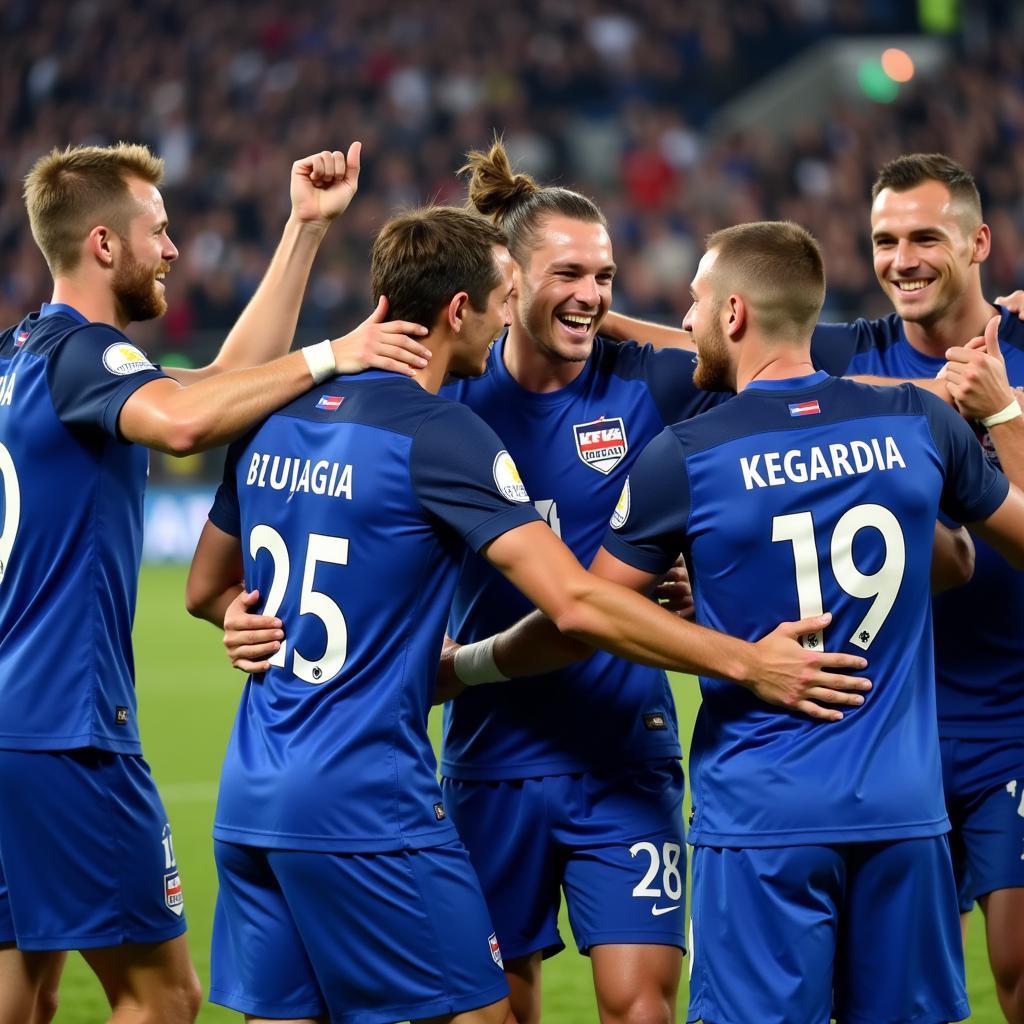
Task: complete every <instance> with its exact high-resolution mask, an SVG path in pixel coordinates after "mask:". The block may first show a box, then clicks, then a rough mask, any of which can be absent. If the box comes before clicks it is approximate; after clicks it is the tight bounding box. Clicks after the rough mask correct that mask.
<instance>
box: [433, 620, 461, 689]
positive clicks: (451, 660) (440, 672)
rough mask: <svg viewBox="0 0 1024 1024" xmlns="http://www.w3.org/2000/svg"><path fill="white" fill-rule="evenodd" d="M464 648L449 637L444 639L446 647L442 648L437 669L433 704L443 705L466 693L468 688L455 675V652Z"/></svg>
mask: <svg viewBox="0 0 1024 1024" xmlns="http://www.w3.org/2000/svg"><path fill="white" fill-rule="evenodd" d="M461 646H462V644H457V643H456V642H455V641H454V640H452V639H451V638H449V637H447V636H446V637H445V638H444V645H443V646H442V648H441V660H440V663H439V664H438V668H437V687H436V689H435V690H434V699H433V701H432V703H434V704H443V703H444V702H445V701H446V700H452V699H453V698H454V697H458V696H459V694H460V693H465V692H466V690H467V689H468V687H467V686H466V685H465V683H462V682H460V681H459V677H458V676H457V675H456V674H455V652H456V651H457V650H458V649H459V648H460V647H461Z"/></svg>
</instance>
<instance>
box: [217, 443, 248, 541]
mask: <svg viewBox="0 0 1024 1024" xmlns="http://www.w3.org/2000/svg"><path fill="white" fill-rule="evenodd" d="M242 448H243V444H242V442H240V441H236V442H235V443H234V444H233V445H231V446H230V447H229V448H228V453H227V456H226V458H225V459H224V478H223V480H221V484H220V487H218V488H217V494H216V496H215V497H214V499H213V506H212V507H211V508H210V522H211V523H213V525H214V526H216V527H218V528H219V529H221V530H223V531H224V532H225V533H229V534H231V536H232V537H240V536H241V535H242V517H241V513H240V512H239V510H238V458H239V455H240V454H241V451H242Z"/></svg>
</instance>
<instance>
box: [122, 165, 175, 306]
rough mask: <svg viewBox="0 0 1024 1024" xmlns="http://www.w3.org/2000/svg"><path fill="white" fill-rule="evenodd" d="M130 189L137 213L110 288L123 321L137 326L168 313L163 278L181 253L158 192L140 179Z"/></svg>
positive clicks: (130, 224) (123, 243)
mask: <svg viewBox="0 0 1024 1024" xmlns="http://www.w3.org/2000/svg"><path fill="white" fill-rule="evenodd" d="M128 187H129V190H130V191H131V193H132V196H133V197H134V199H135V202H136V204H137V208H138V212H137V213H136V214H135V216H134V217H132V219H131V221H130V222H129V225H128V234H127V236H125V237H122V239H121V242H122V247H121V253H120V257H119V259H118V262H117V265H116V266H115V267H114V276H113V280H112V282H111V288H112V290H113V292H114V298H115V300H116V301H117V304H118V307H119V310H120V312H121V314H122V318H123V319H124V320H125V321H126V322H129V321H136V322H137V321H141V320H152V319H154V318H155V317H158V316H162V315H163V314H164V313H165V312H166V311H167V300H166V299H165V298H164V282H163V278H164V275H165V274H166V273H167V271H168V270H170V266H171V263H173V262H174V260H176V259H177V258H178V250H177V249H176V248H175V247H174V243H173V242H172V241H171V240H170V238H169V237H168V235H167V214H166V212H165V210H164V201H163V198H162V197H161V195H160V191H159V189H157V187H156V186H155V185H150V184H149V183H148V182H144V181H141V180H140V179H138V178H132V179H130V180H129V183H128Z"/></svg>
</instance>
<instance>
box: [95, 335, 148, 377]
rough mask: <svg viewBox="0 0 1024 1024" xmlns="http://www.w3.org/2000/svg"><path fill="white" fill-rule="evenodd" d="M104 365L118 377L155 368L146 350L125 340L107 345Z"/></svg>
mask: <svg viewBox="0 0 1024 1024" xmlns="http://www.w3.org/2000/svg"><path fill="white" fill-rule="evenodd" d="M103 365H104V367H106V369H107V370H108V371H109V372H110V373H112V374H114V375H115V376H117V377H126V376H128V374H130V373H138V372H139V371H140V370H152V369H154V366H153V364H152V363H151V362H150V361H149V359H148V358H147V356H146V353H145V352H143V351H142V350H141V349H138V348H136V347H135V346H134V345H130V344H128V343H127V342H123V341H122V342H117V343H116V344H114V345H108V346H107V348H106V350H105V351H104V353H103Z"/></svg>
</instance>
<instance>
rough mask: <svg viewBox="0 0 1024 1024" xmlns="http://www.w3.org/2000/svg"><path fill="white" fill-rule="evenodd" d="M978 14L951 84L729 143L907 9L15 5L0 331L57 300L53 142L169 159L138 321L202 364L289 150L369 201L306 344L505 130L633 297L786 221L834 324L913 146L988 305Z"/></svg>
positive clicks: (870, 293) (153, 344)
mask: <svg viewBox="0 0 1024 1024" xmlns="http://www.w3.org/2000/svg"><path fill="white" fill-rule="evenodd" d="M979 9H983V11H984V13H983V14H982V15H980V16H979V15H978V14H977V11H978V10H979ZM973 10H974V11H975V14H974V21H973V23H972V27H971V30H970V31H960V32H959V33H958V34H957V35H956V36H955V37H954V38H953V39H952V41H951V42H952V48H953V52H954V54H955V59H954V60H953V61H952V62H951V65H950V66H949V67H948V68H947V69H946V70H945V71H944V72H943V74H942V75H941V77H940V78H938V79H932V80H921V81H919V82H915V83H912V85H911V86H910V87H904V89H903V90H902V92H901V95H900V97H899V98H898V99H897V101H896V102H894V103H892V104H889V105H884V104H870V103H864V104H857V103H851V104H850V105H848V106H843V107H840V108H838V109H835V110H833V111H832V113H831V116H830V117H829V118H828V120H827V122H826V123H823V124H819V123H808V124H807V125H805V126H803V127H802V128H800V129H799V130H798V131H797V132H796V133H795V135H794V136H793V137H792V138H790V139H787V140H782V139H779V138H773V137H770V136H769V135H767V134H758V133H749V132H745V133H736V134H732V135H724V136H723V135H722V134H721V133H715V132H714V131H713V130H711V129H713V127H714V117H715V113H716V111H717V110H718V109H720V107H721V105H722V104H723V103H725V102H727V101H728V100H730V99H731V98H733V97H735V96H737V95H739V94H741V93H742V92H743V90H745V89H747V88H748V87H750V86H751V85H752V84H753V83H756V82H757V81H758V80H759V79H760V78H762V77H763V76H764V75H765V74H766V73H768V72H770V71H771V70H773V69H774V68H775V67H777V66H779V65H781V64H782V63H784V62H785V61H786V60H788V59H789V58H791V57H792V56H793V55H794V54H796V53H798V52H800V51H801V50H802V49H803V48H805V47H807V46H808V45H810V44H811V43H813V42H815V41H817V40H819V39H822V38H825V37H829V36H834V35H839V34H875V35H878V36H879V37H880V38H883V37H884V36H886V35H896V34H899V33H907V32H916V31H918V30H919V29H920V25H919V22H918V19H919V17H921V15H920V13H919V8H918V5H915V4H913V3H906V4H902V3H901V4H892V3H889V2H887V0H744V3H742V4H717V5H709V4H705V3H701V2H698V0H633V2H632V3H630V4H629V5H625V4H618V5H615V4H611V3H606V2H604V0H519V2H518V3H515V4H495V3H488V2H487V0H461V2H459V3H457V4H456V3H444V2H443V0H442V2H440V3H425V2H422V0H346V2H345V3H343V4H335V5H327V6H326V7H325V6H323V5H315V6H314V5H311V4H309V3H308V2H306V0H294V2H292V3H290V4H287V5H285V4H281V3H278V2H276V0H263V2H260V0H255V2H251V3H246V4H240V3H228V2H222V0H145V2H142V0H139V2H127V0H70V2H69V0H61V2H54V0H5V3H4V4H3V5H2V7H0V32H2V36H0V57H2V59H0V123H2V126H3V138H4V145H3V147H2V150H0V320H2V321H3V322H4V324H7V323H10V322H13V321H15V320H16V319H18V318H19V317H20V316H22V315H23V314H24V313H25V311H26V310H28V309H31V308H34V307H35V306H37V305H38V304H39V302H40V301H42V300H44V299H46V298H47V296H48V288H49V278H48V275H47V272H46V268H45V265H44V264H43V261H42V258H41V257H40V256H39V254H38V252H37V250H36V249H35V246H34V244H33V242H32V240H31V237H30V234H29V231H28V226H27V221H26V217H25V213H24V208H23V205H22V201H21V195H20V191H21V179H22V177H23V175H24V174H25V172H26V171H27V169H28V168H29V166H30V165H31V163H32V161H33V160H34V159H35V158H36V157H37V156H38V155H39V154H40V153H42V152H45V151H46V150H48V149H49V148H50V147H52V146H53V145H55V144H61V145H63V144H66V143H88V142H94V143H101V144H103V143H108V142H111V141H115V140H117V139H129V140H132V141H143V142H147V143H148V144H149V145H151V146H152V147H153V148H154V149H155V150H156V151H157V152H158V153H160V154H161V155H162V156H163V158H164V160H165V161H166V183H165V188H164V193H165V200H166V204H167V208H168V211H169V213H170V218H171V225H170V232H171V236H172V238H173V239H174V240H175V243H176V244H177V245H178V247H179V249H180V250H181V256H180V258H179V260H178V263H177V265H176V266H175V268H174V269H173V271H172V273H171V275H170V277H169V279H168V288H167V295H168V300H169V303H170V308H169V312H168V314H167V316H166V317H165V318H164V319H163V321H161V322H160V323H159V324H151V325H146V326H144V327H139V328H132V333H133V336H135V337H137V338H138V339H139V340H140V341H141V342H142V343H143V344H145V345H147V346H148V347H149V348H151V349H152V350H154V351H155V352H156V354H157V355H161V354H166V353H167V352H171V351H174V352H178V353H183V354H184V355H185V356H186V357H188V356H189V355H191V356H193V357H194V358H201V357H202V356H203V355H204V354H205V351H204V352H200V351H198V350H199V349H204V347H205V346H208V345H209V343H210V341H209V339H210V338H211V337H217V336H218V335H217V332H221V333H222V332H223V331H224V330H225V329H226V328H227V327H228V326H229V325H230V324H231V323H232V322H233V320H234V318H235V317H236V315H237V313H238V312H239V310H240V309H241V307H242V306H243V305H244V303H245V301H246V299H247V297H248V296H249V294H250V293H251V292H252V290H253V288H254V287H255V285H256V282H257V280H258V276H259V275H260V273H261V272H262V269H263V267H264V266H265V263H266V260H267V256H268V253H269V250H270V248H271V247H272V246H273V244H274V242H275V240H276V238H277V236H278V233H279V231H280V228H281V225H282V223H283V221H284V218H285V217H286V215H287V210H288V197H287V190H286V182H287V175H288V169H289V165H290V162H291V160H292V159H294V158H296V157H298V156H300V155H304V154H306V153H308V152H313V151H316V150H319V149H322V148H324V147H328V148H330V147H335V146H336V147H338V148H342V149H344V148H345V147H346V146H347V144H348V142H349V141H350V140H352V139H355V138H359V139H362V140H363V143H364V168H363V177H362V181H361V188H360V196H359V197H358V199H357V200H356V202H355V203H354V204H353V206H352V208H351V209H350V211H349V212H348V213H347V214H346V215H345V217H344V220H343V222H342V223H341V224H339V225H337V226H336V227H335V228H334V229H333V231H332V235H331V236H330V239H329V241H328V242H327V243H326V244H325V247H324V250H323V251H322V253H321V255H320V257H319V258H318V262H317V265H316V268H315V273H314V277H313V281H312V283H311V287H310V291H309V295H308V301H307V303H306V305H305V307H304V310H303V315H302V321H301V329H302V332H303V335H304V336H309V337H314V336H319V337H322V336H323V335H324V334H325V333H329V334H340V333H343V332H344V331H345V330H347V329H348V328H349V327H351V326H352V325H354V324H355V323H357V322H358V321H360V320H361V319H363V317H364V316H365V315H366V314H367V312H368V306H369V302H368V294H367V287H366V278H367V252H368V248H369V244H370V240H371V239H372V237H373V235H374V233H375V232H376V230H377V228H378V227H379V226H380V224H381V223H382V222H383V221H384V220H385V219H386V218H387V217H388V216H389V215H390V214H391V213H392V212H393V211H394V210H395V208H396V207H400V206H406V205H411V204H417V203H420V202H424V201H427V200H434V201H440V202H461V201H462V196H463V192H462V188H461V185H460V183H459V181H458V179H457V178H456V177H455V170H456V168H458V166H459V165H460V163H461V162H462V157H463V154H464V153H465V152H466V150H467V149H470V148H473V147H479V146H482V145H485V144H486V143H487V141H488V140H489V138H490V136H491V134H492V132H493V130H494V129H499V130H500V131H502V132H503V133H504V136H505V139H506V142H507V144H508V147H509V149H510V152H511V153H512V155H513V157H514V159H515V160H516V162H517V164H518V165H519V166H520V167H521V168H522V169H524V170H528V171H529V172H531V173H533V174H534V175H535V176H537V177H538V178H540V179H541V180H544V181H559V182H560V183H563V184H566V185H569V186H571V187H575V188H578V189H580V190H581V191H584V192H587V193H588V194H590V195H591V196H593V197H594V198H595V199H596V200H597V201H598V202H599V203H600V204H601V206H602V207H603V208H604V210H605V212H606V214H607V215H608V218H609V222H610V225H611V229H612V237H613V239H614V242H615V255H616V260H617V262H618V264H619V266H620V267H621V271H620V276H619V278H618V279H617V282H616V298H615V303H616V307H617V308H620V309H622V310H623V311H625V312H632V313H634V314H636V315H641V316H647V317H651V318H654V319H658V320H661V321H664V322H676V321H678V319H679V318H680V316H681V313H682V312H683V310H684V309H685V307H686V305H687V298H686V291H687V283H688V279H689V276H690V274H691V273H692V270H693V267H694V265H695V260H696V256H697V255H698V254H699V252H700V249H701V240H702V238H703V237H704V236H705V235H706V234H707V233H708V232H710V231H712V230H714V229H716V228H719V227H722V226H724V225H727V224H731V223H735V222H739V221H744V220H754V219H760V218H766V217H768V218H775V217H789V218H792V219H794V220H797V221H800V222H801V223H803V224H805V225H807V226H808V227H809V228H810V229H811V230H812V231H814V233H815V234H816V235H817V236H818V238H819V239H820V240H821V242H822V244H823V246H824V249H825V254H826V261H827V268H828V274H829V284H830V288H829V299H828V305H827V310H826V311H827V313H828V315H829V316H831V317H832V318H841V317H846V316H852V315H857V314H860V313H877V312H878V311H880V310H881V309H883V308H884V307H883V306H882V305H881V303H880V299H879V296H878V295H877V294H876V292H877V288H876V286H875V282H874V278H873V275H872V271H871V262H870V250H869V246H868V242H867V236H868V230H867V207H868V193H869V189H870V184H871V180H872V178H873V175H874V171H875V169H876V168H877V166H878V165H879V164H880V163H882V162H883V161H885V160H887V159H889V158H890V157H892V156H895V155H897V154H898V153H900V152H906V151H912V150H941V151H944V152H947V153H949V154H950V155H952V156H953V157H954V158H955V159H957V160H959V161H961V162H962V163H963V164H964V165H965V166H967V167H968V168H969V169H970V170H972V171H973V172H974V173H975V175H976V176H977V178H978V181H979V185H980V187H981V190H982V195H983V199H984V202H985V207H986V215H987V219H988V221H989V223H990V224H991V225H992V228H993V235H994V249H993V254H992V258H991V260H990V264H989V268H988V270H987V284H988V288H989V292H990V293H991V294H995V293H997V292H999V291H1001V290H1005V289H1009V288H1011V287H1013V286H1016V285H1024V244H1022V242H1024V192H1022V190H1021V188H1020V182H1021V181H1024V61H1022V60H1021V58H1020V54H1021V53H1022V52H1024V18H1022V17H1021V12H1020V10H1019V9H1018V7H1017V5H1015V4H1013V3H1012V2H1008V3H998V2H993V3H991V4H982V5H980V8H979V7H978V6H977V5H975V6H974V7H973ZM208 332H209V333H208Z"/></svg>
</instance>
